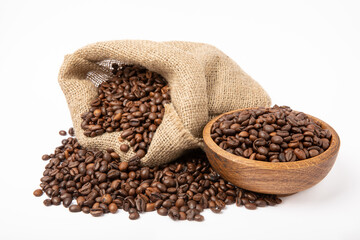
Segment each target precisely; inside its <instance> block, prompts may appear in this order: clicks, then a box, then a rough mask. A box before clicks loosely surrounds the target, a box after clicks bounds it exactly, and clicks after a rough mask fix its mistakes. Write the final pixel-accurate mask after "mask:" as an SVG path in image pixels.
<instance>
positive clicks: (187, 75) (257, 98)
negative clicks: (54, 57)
mask: <svg viewBox="0 0 360 240" xmlns="http://www.w3.org/2000/svg"><path fill="white" fill-rule="evenodd" d="M113 62H116V63H127V64H139V65H142V66H144V67H146V68H147V69H149V70H151V71H154V72H157V73H159V74H161V75H162V76H163V77H164V78H165V79H166V80H167V81H168V83H169V86H170V89H171V103H170V104H168V105H166V106H165V115H164V118H163V121H162V123H161V125H160V126H159V127H158V129H157V130H156V132H155V135H154V137H153V140H152V142H151V144H150V147H149V149H148V152H147V154H146V156H145V157H144V158H142V159H141V161H142V163H143V164H144V165H147V166H154V165H160V164H163V163H167V162H170V161H172V160H174V159H176V158H177V157H179V156H180V155H181V154H182V153H183V152H184V151H185V150H188V149H193V148H198V147H202V138H201V133H202V129H203V127H204V126H205V124H206V123H207V122H208V121H209V120H210V118H212V117H213V116H216V115H218V114H220V113H223V112H226V111H230V110H234V109H239V108H245V107H255V106H269V105H270V98H269V96H268V95H267V94H266V92H265V91H264V90H263V89H262V88H261V86H260V85H259V84H258V83H257V82H255V81H254V80H253V79H252V78H251V77H249V76H248V75H247V74H246V73H245V72H244V71H243V70H242V69H241V68H240V67H239V66H238V65H237V64H236V63H235V62H234V61H233V60H231V59H230V58H229V57H228V56H226V55H225V54H224V53H222V52H221V51H219V50H218V49H217V48H215V47H213V46H211V45H208V44H203V43H192V42H178V41H174V42H153V41H142V40H119V41H109V42H99V43H95V44H91V45H88V46H85V47H83V48H81V49H79V50H77V51H76V52H75V53H73V54H70V55H67V56H66V57H65V60H64V63H63V65H62V67H61V69H60V73H59V84H60V86H61V89H62V91H63V92H64V95H65V98H66V100H67V103H68V106H69V109H70V113H71V117H72V121H73V126H74V129H75V133H76V137H77V139H78V141H79V142H80V144H81V145H82V146H84V147H86V148H91V149H100V150H104V149H107V148H113V149H114V150H115V151H116V152H117V153H118V154H119V155H120V157H121V160H122V161H127V160H129V158H130V157H132V156H134V155H135V153H134V152H133V151H128V152H127V153H123V152H121V151H120V149H119V148H120V145H121V144H122V143H121V142H119V140H118V137H119V136H120V134H121V132H113V133H105V134H103V135H101V136H97V137H94V138H89V137H86V136H84V134H83V130H82V128H81V122H82V119H81V117H80V115H81V114H82V113H84V112H86V111H88V109H89V107H90V101H91V100H92V99H93V98H94V97H95V96H96V95H97V91H96V87H97V86H98V85H99V84H100V83H102V82H103V81H107V80H108V79H109V78H110V76H111V71H110V66H111V64H112V63H113Z"/></svg>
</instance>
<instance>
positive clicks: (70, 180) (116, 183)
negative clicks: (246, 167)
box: [34, 128, 281, 221]
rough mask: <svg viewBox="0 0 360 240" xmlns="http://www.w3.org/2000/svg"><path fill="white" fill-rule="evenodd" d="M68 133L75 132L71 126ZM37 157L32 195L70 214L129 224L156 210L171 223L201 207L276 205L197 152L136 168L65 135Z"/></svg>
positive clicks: (198, 212)
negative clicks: (122, 217) (40, 168)
mask: <svg viewBox="0 0 360 240" xmlns="http://www.w3.org/2000/svg"><path fill="white" fill-rule="evenodd" d="M70 133H71V135H73V133H74V131H73V129H72V128H71V129H70V130H69V134H70ZM60 134H61V135H66V132H65V131H61V132H60ZM42 159H43V160H44V161H49V162H48V164H47V165H46V167H45V171H44V173H43V177H42V178H41V184H40V187H41V189H36V190H35V191H34V195H35V196H37V197H40V196H42V195H43V192H45V194H46V195H47V196H48V197H49V198H47V199H45V200H44V205H45V206H51V205H60V204H62V205H63V206H64V207H66V208H69V211H70V212H83V213H87V214H88V213H90V214H91V215H92V216H94V217H99V216H102V215H103V214H105V213H116V212H117V211H118V209H123V210H124V211H126V212H128V213H129V218H130V219H132V220H134V219H137V218H139V216H140V215H139V213H143V212H151V211H157V213H158V214H159V215H161V216H169V217H170V218H171V219H173V220H195V221H202V220H203V219H204V217H203V216H202V215H201V212H202V211H203V210H204V209H206V208H210V209H211V210H212V211H213V212H215V213H219V212H221V210H223V209H224V208H225V206H226V205H228V204H233V203H236V205H237V206H242V205H244V206H245V207H246V208H247V209H256V208H257V207H265V206H268V205H270V206H273V205H276V204H279V203H281V200H280V199H279V198H278V197H277V196H275V195H268V194H260V193H254V192H250V191H246V190H244V189H240V188H237V187H235V186H234V185H232V184H230V183H228V182H226V181H225V180H224V179H222V178H221V177H220V176H219V175H218V174H217V173H216V172H215V171H214V170H213V169H212V168H211V166H210V165H209V162H208V161H207V159H206V155H205V154H204V153H203V152H202V151H200V150H197V151H192V152H191V153H189V154H187V155H184V156H183V157H181V158H180V159H178V160H177V161H175V162H172V163H170V164H166V165H164V166H160V167H153V168H149V167H143V166H140V165H139V164H140V158H139V157H138V156H135V157H134V158H133V159H131V160H130V161H129V162H121V161H120V157H119V155H118V154H117V153H116V152H114V151H113V150H111V149H109V150H107V151H106V152H101V151H92V150H87V149H84V148H82V147H81V146H80V145H79V143H78V141H77V139H76V138H74V137H68V138H66V139H63V140H62V145H61V146H59V147H57V148H56V149H55V152H54V153H53V154H45V155H43V157H42Z"/></svg>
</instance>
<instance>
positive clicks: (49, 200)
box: [43, 199, 52, 207]
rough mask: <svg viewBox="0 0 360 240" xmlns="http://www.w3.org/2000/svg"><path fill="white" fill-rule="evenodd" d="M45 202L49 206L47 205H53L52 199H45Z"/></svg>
mask: <svg viewBox="0 0 360 240" xmlns="http://www.w3.org/2000/svg"><path fill="white" fill-rule="evenodd" d="M43 203H44V205H45V206H47V207H48V206H51V205H52V201H51V199H45V200H44V202H43Z"/></svg>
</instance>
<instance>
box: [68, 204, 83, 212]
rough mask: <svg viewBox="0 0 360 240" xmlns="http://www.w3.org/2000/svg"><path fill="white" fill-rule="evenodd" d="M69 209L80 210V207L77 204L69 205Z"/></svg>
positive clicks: (72, 210) (71, 210)
mask: <svg viewBox="0 0 360 240" xmlns="http://www.w3.org/2000/svg"><path fill="white" fill-rule="evenodd" d="M69 211H70V212H80V211H81V207H80V206H79V205H71V206H70V207H69Z"/></svg>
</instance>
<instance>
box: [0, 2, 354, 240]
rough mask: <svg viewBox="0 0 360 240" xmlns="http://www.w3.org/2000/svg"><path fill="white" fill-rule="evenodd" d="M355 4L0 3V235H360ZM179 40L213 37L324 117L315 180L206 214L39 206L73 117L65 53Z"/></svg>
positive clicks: (273, 90)
mask: <svg viewBox="0 0 360 240" xmlns="http://www.w3.org/2000/svg"><path fill="white" fill-rule="evenodd" d="M359 10H360V5H359V1H246V2H244V1H225V0H221V1H219V0H218V1H203V2H201V1H195V0H192V1H185V0H182V1H177V2H175V1H132V0H127V1H120V0H119V1H90V0H88V1H57V2H55V1H34V0H33V1H4V0H0V80H1V85H0V86H1V93H0V98H1V99H0V100H1V101H0V103H1V105H0V106H1V107H0V114H1V115H0V121H1V122H0V123H1V124H0V126H1V130H0V133H1V137H0V139H1V140H0V141H1V145H0V146H1V154H0V158H1V163H0V184H1V189H0V195H1V197H0V201H1V204H0V209H1V211H0V221H1V224H0V239H4V240H5V239H37V240H39V239H54V240H55V239H75V238H78V239H89V240H90V239H120V238H121V239H130V237H131V239H137V238H143V239H155V238H156V239H195V238H198V237H200V238H201V239H230V238H232V239H360V230H359V229H358V227H359V225H360V224H359V223H360V217H359V216H360V207H359V206H360V202H359V201H360V193H359V189H360V178H359V175H360V157H359V156H360V154H359V136H360V134H359V117H360V114H359V105H358V103H359V100H360V99H359V94H360V93H359V90H360V88H359V81H360V47H359V45H360V17H359V16H360V14H359ZM115 39H149V40H156V41H165V40H186V41H198V42H206V43H210V44H213V45H215V46H217V47H218V48H219V49H221V50H222V51H224V52H225V53H226V54H227V55H228V56H230V57H231V58H233V59H234V60H235V61H236V62H237V63H238V64H239V65H240V66H241V67H242V68H243V69H244V70H245V71H246V72H247V73H249V74H250V75H251V76H252V77H253V78H254V79H256V80H257V81H258V82H259V83H260V84H261V85H262V86H263V87H264V88H265V89H266V90H267V92H268V93H269V95H270V96H271V97H272V100H273V103H274V104H275V103H276V104H279V105H288V106H291V107H292V108H293V109H296V110H300V111H304V112H306V113H309V114H311V115H314V116H317V117H318V118H320V119H322V120H324V121H326V122H328V123H329V124H330V125H332V127H334V128H335V129H336V130H337V132H338V134H339V135H340V138H341V149H340V153H339V155H338V159H337V161H336V163H335V165H334V168H333V169H332V171H331V172H330V173H329V175H328V176H327V177H326V178H325V179H324V180H323V181H322V182H321V183H319V184H318V185H316V186H315V187H313V188H311V189H309V190H306V191H304V192H301V193H298V194H295V195H293V196H290V197H287V198H284V199H283V200H284V203H283V204H281V205H279V206H277V207H267V208H262V209H258V210H256V211H248V210H246V209H244V208H237V207H235V206H234V205H233V206H230V207H227V209H226V210H225V211H224V212H223V213H222V214H219V215H215V214H213V213H212V212H211V211H209V210H207V211H205V212H204V216H205V221H204V222H202V223H197V222H173V221H172V220H170V219H169V218H167V217H161V216H158V215H157V214H156V213H147V214H143V215H141V218H140V219H139V220H138V221H130V220H129V219H128V215H127V213H124V212H119V213H118V214H115V215H110V214H108V215H106V216H104V217H101V218H93V217H91V216H89V215H85V214H81V213H78V214H71V213H70V212H69V211H68V210H67V209H64V208H63V207H62V206H59V207H45V206H43V204H42V201H43V199H45V196H43V197H42V198H35V197H33V195H32V192H33V190H34V189H36V188H38V184H39V183H40V181H39V179H40V177H41V176H42V172H43V170H44V166H45V162H43V161H42V160H41V156H42V154H44V153H51V152H52V151H53V150H54V148H55V147H56V146H58V145H60V141H61V138H60V137H59V136H58V135H57V134H58V131H59V130H60V129H68V128H69V127H70V126H71V119H70V115H69V112H68V109H67V104H66V101H65V98H64V96H63V94H62V92H61V90H60V87H59V85H58V83H57V74H58V70H59V68H60V66H61V63H62V61H63V57H64V55H65V54H68V53H72V52H73V51H75V50H76V49H78V48H80V47H82V46H84V45H86V44H89V43H93V42H96V41H105V40H115Z"/></svg>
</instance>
